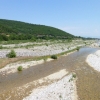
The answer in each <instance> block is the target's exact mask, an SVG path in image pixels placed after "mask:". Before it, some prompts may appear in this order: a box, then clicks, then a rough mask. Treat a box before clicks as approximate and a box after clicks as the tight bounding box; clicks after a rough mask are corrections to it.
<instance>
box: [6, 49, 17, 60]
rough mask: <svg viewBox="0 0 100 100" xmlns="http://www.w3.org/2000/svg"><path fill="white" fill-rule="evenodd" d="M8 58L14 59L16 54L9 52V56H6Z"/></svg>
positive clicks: (12, 51)
mask: <svg viewBox="0 0 100 100" xmlns="http://www.w3.org/2000/svg"><path fill="white" fill-rule="evenodd" d="M7 57H8V58H14V57H16V52H15V51H14V50H11V52H10V53H9V54H7Z"/></svg>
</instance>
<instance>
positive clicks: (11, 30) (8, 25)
mask: <svg viewBox="0 0 100 100" xmlns="http://www.w3.org/2000/svg"><path fill="white" fill-rule="evenodd" d="M0 35H3V36H4V37H3V38H0V40H2V39H4V38H8V39H11V40H23V39H32V38H42V39H51V38H55V39H69V38H74V36H73V35H71V34H69V33H67V32H64V31H62V30H60V29H57V28H54V27H50V26H45V25H36V24H29V23H25V22H20V21H13V20H5V19H0ZM1 37H2V36H1ZM5 40H6V39H5Z"/></svg>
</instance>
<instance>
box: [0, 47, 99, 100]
mask: <svg viewBox="0 0 100 100" xmlns="http://www.w3.org/2000/svg"><path fill="white" fill-rule="evenodd" d="M96 50H98V49H96V48H88V47H84V48H81V49H80V50H79V51H76V52H74V53H72V54H70V55H68V56H61V57H60V58H58V59H57V60H53V61H50V62H45V63H43V64H41V65H36V66H33V67H30V68H28V69H26V70H23V71H22V72H17V73H12V74H9V75H5V76H3V75H2V74H1V73H0V100H6V99H7V98H9V97H11V98H10V99H8V100H22V98H23V97H25V96H27V95H28V94H29V93H30V91H31V90H32V89H33V88H36V87H38V86H39V84H38V85H32V86H30V87H29V88H27V89H24V90H23V89H19V88H18V87H21V86H23V85H24V84H27V83H29V82H32V81H33V80H37V79H40V78H43V77H46V76H48V75H50V74H53V73H55V72H57V71H59V70H61V69H66V70H67V71H69V72H75V73H76V76H77V84H76V85H77V92H78V97H79V98H78V99H79V100H100V86H99V85H100V73H99V72H97V71H95V70H94V69H92V68H91V67H90V66H89V65H88V64H87V63H86V62H85V60H86V57H87V56H88V55H89V54H90V53H94V52H95V51H96ZM46 84H48V83H44V84H43V85H46Z"/></svg>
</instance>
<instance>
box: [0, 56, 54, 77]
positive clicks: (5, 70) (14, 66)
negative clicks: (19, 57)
mask: <svg viewBox="0 0 100 100" xmlns="http://www.w3.org/2000/svg"><path fill="white" fill-rule="evenodd" d="M51 60H53V59H51V58H48V59H47V60H46V61H51ZM42 63H44V60H43V59H41V60H38V61H26V62H23V61H19V62H16V63H11V64H8V65H6V66H5V67H3V68H2V69H0V73H2V74H3V75H7V74H9V73H15V72H17V71H18V70H17V68H18V67H19V66H22V68H23V69H27V68H29V67H31V66H35V65H38V64H42Z"/></svg>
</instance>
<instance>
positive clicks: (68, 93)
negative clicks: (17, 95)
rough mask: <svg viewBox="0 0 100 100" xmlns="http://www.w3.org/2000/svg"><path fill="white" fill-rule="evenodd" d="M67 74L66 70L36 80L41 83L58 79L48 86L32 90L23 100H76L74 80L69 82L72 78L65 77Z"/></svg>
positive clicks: (69, 76)
mask: <svg viewBox="0 0 100 100" xmlns="http://www.w3.org/2000/svg"><path fill="white" fill-rule="evenodd" d="M67 73H68V72H66V70H61V71H59V72H57V73H54V74H51V75H49V76H47V77H45V78H43V79H40V80H38V82H43V80H49V81H50V80H56V79H59V81H55V82H53V83H52V84H50V85H48V86H40V87H38V88H36V89H33V90H32V91H31V94H30V95H29V96H27V97H25V98H24V99H23V100H77V92H76V85H75V80H74V79H73V80H72V81H69V80H70V79H72V78H73V76H72V74H70V75H67ZM66 75H67V76H66ZM41 80H42V81H41Z"/></svg>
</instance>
